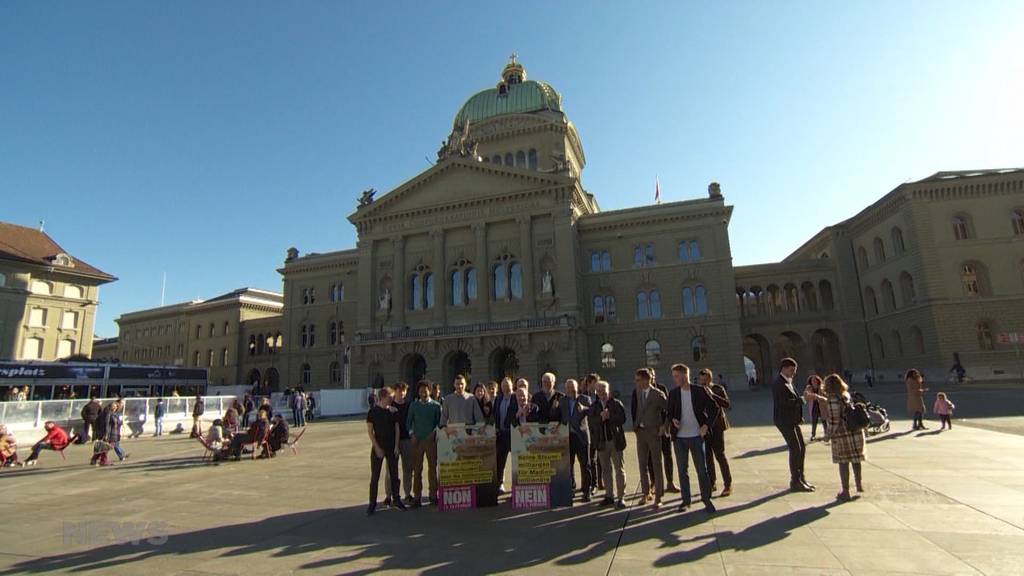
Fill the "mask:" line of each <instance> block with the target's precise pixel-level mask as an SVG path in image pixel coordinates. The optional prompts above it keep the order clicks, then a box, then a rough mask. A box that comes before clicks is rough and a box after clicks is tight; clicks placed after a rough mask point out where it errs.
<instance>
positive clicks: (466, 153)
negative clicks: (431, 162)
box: [437, 121, 479, 161]
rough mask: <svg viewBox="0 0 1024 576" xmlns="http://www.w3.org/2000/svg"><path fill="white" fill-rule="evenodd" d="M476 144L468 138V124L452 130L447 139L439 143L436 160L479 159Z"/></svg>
mask: <svg viewBox="0 0 1024 576" xmlns="http://www.w3.org/2000/svg"><path fill="white" fill-rule="evenodd" d="M477 149H478V146H477V143H476V142H475V141H473V140H471V139H470V138H469V122H468V121H467V122H465V123H463V124H462V126H455V127H454V128H452V133H451V134H449V135H448V139H447V140H445V141H443V142H441V148H440V149H439V150H438V151H437V160H438V161H441V160H444V159H446V158H473V159H477V158H479V153H478V151H477Z"/></svg>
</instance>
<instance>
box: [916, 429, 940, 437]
mask: <svg viewBox="0 0 1024 576" xmlns="http://www.w3.org/2000/svg"><path fill="white" fill-rule="evenodd" d="M942 432H943V431H942V430H932V431H931V432H918V433H917V434H914V438H920V437H921V436H936V435H938V434H942Z"/></svg>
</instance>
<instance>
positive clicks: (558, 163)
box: [541, 154, 569, 174]
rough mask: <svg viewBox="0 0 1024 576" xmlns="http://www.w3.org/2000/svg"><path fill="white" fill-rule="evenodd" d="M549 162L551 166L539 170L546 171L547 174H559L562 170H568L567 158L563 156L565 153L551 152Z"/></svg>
mask: <svg viewBox="0 0 1024 576" xmlns="http://www.w3.org/2000/svg"><path fill="white" fill-rule="evenodd" d="M551 162H552V166H551V168H549V169H547V170H541V172H547V173H548V174H560V173H562V172H568V171H569V160H568V159H567V158H566V157H565V154H552V155H551Z"/></svg>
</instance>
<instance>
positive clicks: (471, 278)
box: [466, 268, 476, 301]
mask: <svg viewBox="0 0 1024 576" xmlns="http://www.w3.org/2000/svg"><path fill="white" fill-rule="evenodd" d="M466 300H467V301H473V300H476V268H466Z"/></svg>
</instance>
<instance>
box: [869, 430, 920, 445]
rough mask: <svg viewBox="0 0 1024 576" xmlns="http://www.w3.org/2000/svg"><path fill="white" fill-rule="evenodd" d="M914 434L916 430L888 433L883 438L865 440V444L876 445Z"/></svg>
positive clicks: (873, 437)
mask: <svg viewBox="0 0 1024 576" xmlns="http://www.w3.org/2000/svg"><path fill="white" fill-rule="evenodd" d="M914 432H916V430H904V431H903V432H889V433H887V434H885V435H883V436H872V437H871V438H868V439H867V440H865V442H867V443H868V444H874V443H875V442H885V441H887V440H896V439H897V438H902V437H904V436H909V435H910V434H913V433H914Z"/></svg>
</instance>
